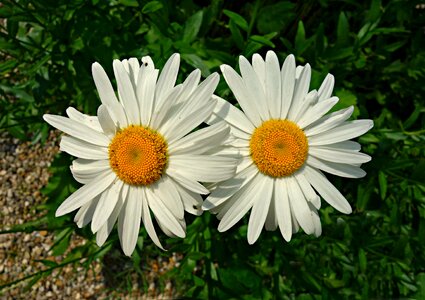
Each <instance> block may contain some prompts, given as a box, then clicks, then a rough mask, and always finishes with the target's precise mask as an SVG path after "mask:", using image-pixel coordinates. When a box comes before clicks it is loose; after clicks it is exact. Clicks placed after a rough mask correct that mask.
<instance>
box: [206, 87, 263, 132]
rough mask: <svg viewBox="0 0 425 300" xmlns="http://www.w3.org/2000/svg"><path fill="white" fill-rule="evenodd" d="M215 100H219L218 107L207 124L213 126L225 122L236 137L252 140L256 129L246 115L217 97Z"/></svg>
mask: <svg viewBox="0 0 425 300" xmlns="http://www.w3.org/2000/svg"><path fill="white" fill-rule="evenodd" d="M213 98H214V99H216V100H217V102H216V106H215V108H214V110H213V113H212V115H211V117H210V118H209V119H208V120H207V121H206V123H208V124H210V125H212V124H215V123H217V122H220V121H221V120H224V121H226V123H228V124H229V125H230V126H231V132H232V133H233V134H234V135H235V136H237V137H240V138H245V139H250V137H251V133H252V132H254V130H255V127H254V125H253V124H252V123H251V121H250V120H249V119H248V118H247V117H246V115H245V114H244V113H243V112H242V111H240V110H239V109H237V108H236V107H234V106H233V105H231V104H230V103H229V102H227V101H226V100H224V99H222V98H220V97H218V96H215V95H213Z"/></svg>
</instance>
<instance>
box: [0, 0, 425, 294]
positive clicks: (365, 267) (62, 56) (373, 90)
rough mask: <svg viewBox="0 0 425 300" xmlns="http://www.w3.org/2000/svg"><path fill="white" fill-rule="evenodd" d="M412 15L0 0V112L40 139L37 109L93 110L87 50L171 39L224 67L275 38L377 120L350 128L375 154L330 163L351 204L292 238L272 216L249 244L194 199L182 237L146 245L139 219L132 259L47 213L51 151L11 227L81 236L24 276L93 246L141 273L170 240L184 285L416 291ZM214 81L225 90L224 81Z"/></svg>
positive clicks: (411, 5) (76, 260)
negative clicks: (23, 217) (354, 164)
mask: <svg viewBox="0 0 425 300" xmlns="http://www.w3.org/2000/svg"><path fill="white" fill-rule="evenodd" d="M424 15H425V4H423V3H421V1H402V0H389V1H379V0H372V1H350V0H345V1H332V0H320V1H312V0H308V1H298V2H292V1H267V0H265V1H244V2H241V1H224V0H213V1H211V2H207V1H193V0H183V1H165V0H163V1H142V0H108V1H101V0H91V1H83V0H74V1H65V0H58V1H57V0H34V1H30V0H19V1H18V0H16V1H10V0H5V1H3V2H2V4H0V17H1V18H3V19H2V21H1V27H0V57H1V60H0V74H1V75H0V110H1V114H0V127H1V130H7V131H8V132H10V133H11V134H12V135H14V136H16V137H18V138H20V139H22V140H32V141H33V142H43V141H44V140H45V139H46V137H47V135H48V131H49V130H50V129H49V127H48V126H47V124H46V123H44V122H43V121H42V119H41V116H42V115H43V114H44V113H46V112H49V113H56V114H63V113H64V111H65V109H66V108H67V107H68V106H74V107H76V108H78V109H79V110H82V111H84V112H85V113H90V114H94V113H95V112H96V108H97V106H98V105H99V99H98V96H97V94H96V91H95V87H94V84H93V81H92V78H91V74H90V69H91V64H92V62H94V61H98V62H99V63H101V64H102V65H103V66H104V67H105V69H106V71H107V73H108V74H110V75H111V74H113V73H112V60H113V59H115V58H121V59H122V58H127V57H131V56H135V57H141V56H143V55H150V56H151V57H152V58H153V59H154V61H155V63H156V64H157V66H159V67H161V66H162V65H163V64H164V62H165V60H166V59H167V58H168V57H169V56H170V55H171V54H172V53H174V52H179V53H181V57H182V65H181V72H180V74H181V75H180V76H182V77H183V76H186V75H187V74H188V73H189V72H190V71H191V70H193V68H199V69H200V70H201V71H202V74H203V76H207V75H208V74H210V73H211V72H215V71H219V66H220V65H221V64H223V63H226V64H229V65H231V66H234V67H236V65H237V57H238V55H244V56H246V57H249V58H250V57H251V56H252V54H253V53H255V52H258V53H260V54H262V55H264V54H265V53H266V52H267V51H268V50H270V49H273V50H274V51H276V52H277V54H278V56H279V57H280V59H281V61H283V59H284V57H285V56H286V55H288V54H290V53H293V54H294V55H295V56H296V59H297V62H298V63H299V64H305V63H307V62H308V63H310V64H311V66H312V68H313V75H312V84H311V88H317V87H318V86H319V85H320V82H321V80H323V78H324V77H325V75H326V74H327V73H329V72H330V73H332V74H334V75H335V78H336V86H335V92H334V93H335V94H336V95H337V96H339V97H340V102H339V104H338V106H337V107H336V109H337V108H341V107H346V106H348V105H354V106H355V113H354V118H370V119H373V120H374V122H375V126H374V128H373V129H372V130H371V131H370V132H369V133H368V134H366V135H364V136H363V137H361V138H360V139H359V141H360V142H361V143H362V145H363V149H364V152H366V153H368V154H370V155H372V157H373V160H372V162H370V163H368V164H366V165H365V166H364V168H365V170H366V171H367V173H368V175H367V176H366V177H365V178H363V179H360V180H352V179H348V180H347V179H340V178H337V177H333V176H329V177H330V179H331V181H332V182H334V183H335V185H336V186H337V187H338V188H339V189H340V190H341V191H342V193H343V194H344V195H346V197H347V199H348V200H349V202H350V203H351V204H352V206H353V209H354V212H353V214H351V215H348V216H346V215H342V214H340V213H338V212H337V211H335V210H334V209H333V208H331V207H330V206H329V205H326V204H325V205H324V206H323V208H322V209H321V211H320V215H321V220H322V224H323V235H322V236H321V237H320V238H312V237H309V236H306V235H305V234H303V233H299V234H296V235H295V236H294V237H293V239H292V241H291V242H290V243H286V242H285V241H284V240H283V239H282V238H281V236H280V234H279V232H278V231H277V232H271V233H270V232H263V233H262V235H261V237H260V239H259V240H258V241H257V242H256V244H255V245H254V246H249V245H248V243H247V241H246V231H247V227H246V224H247V222H246V221H247V220H246V218H245V219H244V221H243V222H241V223H239V224H238V226H235V227H234V228H233V229H231V230H229V231H228V232H226V233H223V234H219V233H218V232H217V230H216V227H217V224H218V222H217V220H216V219H215V217H214V216H211V215H210V214H209V213H205V214H204V215H203V216H202V217H199V218H194V217H191V216H188V217H187V222H188V224H190V226H189V227H188V237H187V238H186V239H185V240H178V239H169V238H168V239H166V237H165V236H164V235H162V240H164V241H165V243H166V244H167V245H168V248H169V249H170V251H168V252H161V251H160V250H158V249H157V248H156V247H155V246H154V245H153V244H152V242H151V241H150V240H149V239H148V238H147V235H146V232H145V230H144V229H143V228H142V229H141V231H140V239H139V243H138V246H137V249H136V252H135V253H134V255H133V256H132V258H131V259H130V258H126V257H124V256H123V254H122V253H121V252H120V251H119V250H118V249H119V242H118V238H117V234H116V232H114V233H113V234H112V236H111V237H110V239H109V240H108V242H107V243H106V244H105V245H104V246H103V247H102V248H98V247H97V246H96V245H95V243H94V241H93V236H92V234H91V233H90V229H88V228H83V229H82V230H80V229H77V228H76V226H75V225H74V224H73V223H72V216H65V217H62V218H54V216H53V213H54V211H55V208H56V207H57V206H58V205H59V203H61V202H62V201H63V200H64V199H65V197H66V196H67V195H68V194H69V193H71V192H72V191H73V190H75V189H76V188H78V185H77V184H76V183H75V181H74V180H73V179H72V177H71V175H70V174H69V171H68V165H69V164H70V161H71V158H70V157H69V156H68V155H66V154H60V155H58V156H57V158H56V159H55V161H54V163H53V165H52V167H51V171H52V173H53V176H52V177H51V179H50V183H49V185H48V186H47V187H46V188H45V189H44V190H43V193H44V194H45V195H47V196H48V197H49V200H48V202H47V203H45V204H44V205H42V206H40V207H37V208H35V210H36V211H45V212H46V213H45V216H44V217H43V218H41V219H38V220H37V221H34V222H31V223H28V224H24V225H19V226H16V227H15V228H14V230H15V231H25V232H30V231H34V230H38V229H39V228H41V227H42V228H46V226H47V228H48V229H49V230H51V231H55V232H56V241H57V242H56V243H55V245H54V246H53V251H54V253H55V254H56V255H58V254H61V253H63V252H64V251H65V250H66V249H67V247H68V242H69V238H70V236H71V234H72V233H73V232H74V231H75V232H77V233H78V234H80V235H82V236H84V237H85V238H86V239H87V240H89V241H90V242H88V243H87V244H86V245H84V246H81V247H78V248H77V249H74V250H73V251H71V252H70V253H69V254H68V256H67V257H66V259H65V260H64V262H62V263H60V264H59V263H56V262H53V261H50V262H45V264H46V268H45V269H44V270H40V272H37V273H36V274H33V276H32V277H29V278H27V279H28V280H29V279H33V280H32V281H30V283H29V284H33V283H34V282H35V280H37V279H39V278H42V277H44V276H48V275H49V274H50V273H51V271H52V270H53V269H56V268H61V267H62V266H63V265H64V264H81V263H82V262H84V264H85V265H87V266H88V265H89V264H90V262H91V261H92V260H94V259H100V260H105V254H107V253H109V254H111V253H112V255H114V256H115V257H116V258H117V259H118V260H121V261H124V262H126V263H128V262H130V267H128V268H127V269H125V270H124V271H123V272H122V273H121V274H120V276H122V278H125V276H132V275H133V274H134V273H137V274H139V275H138V276H140V278H142V279H143V271H142V270H141V268H140V265H141V263H142V262H143V261H144V259H146V257H148V256H164V257H167V256H169V255H171V253H172V252H179V253H182V254H183V260H182V263H181V266H180V267H179V268H176V269H174V270H172V271H170V272H169V273H167V274H166V275H165V277H167V278H171V279H172V280H173V281H174V282H175V283H176V286H177V287H178V288H179V293H180V295H181V296H182V297H188V298H212V299H220V298H223V299H228V298H235V299H236V298H240V299H261V298H262V299H274V298H276V299H318V298H321V297H323V298H329V299H341V298H350V299H359V298H363V299H368V298H412V299H425V184H424V182H425V180H424V177H425V175H424V173H425V172H424V170H425V160H424V152H425V147H424V144H425V143H424V140H425V129H424V122H425V115H424V112H425V108H424V100H423V98H424V96H425V84H424V79H425V51H424V45H425V38H424V31H425V27H424V26H425V22H424V21H425V18H424ZM111 77H112V76H111ZM217 94H219V95H221V96H223V97H225V98H226V99H228V100H229V101H234V99H233V98H232V96H231V93H230V91H229V89H228V87H227V86H226V84H225V83H224V81H223V80H221V82H220V85H219V87H218V89H217ZM145 238H146V239H145ZM83 258H84V260H82V259H83ZM34 279H35V280H34ZM122 282H125V280H122ZM11 284H14V283H13V282H12V283H8V284H7V286H9V285H11ZM145 286H146V285H145ZM3 287H5V286H2V288H3ZM115 288H117V289H118V288H129V289H131V287H121V286H119V285H117V286H115Z"/></svg>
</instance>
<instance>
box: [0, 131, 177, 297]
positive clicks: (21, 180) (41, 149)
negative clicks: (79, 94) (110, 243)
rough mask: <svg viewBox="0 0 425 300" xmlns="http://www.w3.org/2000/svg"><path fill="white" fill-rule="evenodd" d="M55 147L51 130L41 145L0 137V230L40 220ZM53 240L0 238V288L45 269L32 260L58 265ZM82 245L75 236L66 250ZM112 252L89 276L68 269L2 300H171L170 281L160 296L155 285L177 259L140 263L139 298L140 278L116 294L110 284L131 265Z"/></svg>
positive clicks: (37, 235)
mask: <svg viewBox="0 0 425 300" xmlns="http://www.w3.org/2000/svg"><path fill="white" fill-rule="evenodd" d="M58 143H59V141H58V133H57V132H55V131H52V132H51V134H50V136H49V138H48V140H47V142H46V143H45V144H43V145H42V144H40V143H37V144H31V143H30V142H21V141H19V140H17V139H14V138H13V137H11V136H10V135H9V134H7V133H6V132H2V133H0V220H1V222H0V223H1V229H0V230H1V231H4V230H8V229H10V227H11V226H12V225H16V224H22V223H24V222H27V221H31V220H35V219H36V218H37V217H38V216H37V215H36V214H35V211H34V209H33V208H34V206H36V205H39V204H42V203H43V202H44V201H45V200H46V199H45V198H44V197H43V195H42V194H41V192H40V190H41V188H42V187H44V186H45V185H46V184H47V182H48V179H49V172H48V167H49V166H50V163H51V162H52V160H53V158H54V156H55V154H56V153H57V152H58V151H59V147H58ZM53 239H54V235H53V233H52V232H48V231H34V232H32V233H22V232H20V233H7V234H0V286H2V285H4V284H7V283H9V282H12V281H15V280H18V279H21V278H23V277H25V276H27V275H29V274H33V273H34V272H37V271H39V270H42V269H45V268H46V266H44V265H43V264H42V263H40V262H36V260H40V259H48V260H53V261H56V262H61V260H62V259H63V256H55V257H54V256H52V253H51V251H50V248H51V246H52V245H53ZM84 243H85V240H84V239H83V238H81V237H79V236H77V235H76V234H74V235H73V236H72V238H71V246H70V249H69V250H71V249H72V248H75V247H78V246H80V245H82V244H84ZM69 250H68V251H69ZM111 252H112V253H111V254H107V256H106V258H105V259H104V261H103V263H101V262H100V261H94V262H92V264H91V268H90V269H89V270H88V271H87V270H86V269H84V268H83V267H78V266H75V265H67V266H65V267H64V268H62V269H60V270H55V271H53V272H52V273H51V274H50V275H49V276H47V277H45V278H43V279H41V280H40V281H38V282H37V283H36V284H34V285H33V286H32V287H30V288H26V286H27V283H28V281H25V282H21V283H19V284H16V285H13V286H11V287H7V288H4V289H3V290H1V289H0V299H24V298H25V299H111V298H112V299H116V298H118V299H173V298H175V296H174V295H175V291H174V289H173V285H172V283H171V282H167V283H166V284H165V287H164V288H163V289H162V293H159V292H158V290H157V281H158V276H159V275H160V274H162V273H164V272H166V271H167V270H169V269H170V268H174V267H178V261H179V260H180V259H181V258H180V257H179V256H178V255H173V256H172V257H171V258H162V257H159V258H155V259H152V260H151V261H147V262H145V263H144V269H145V270H146V274H145V275H146V278H147V279H148V281H149V282H148V284H147V286H148V287H149V288H148V293H147V294H142V292H141V290H140V289H139V286H141V283H140V282H139V281H140V278H138V277H137V275H136V274H135V276H133V277H134V278H133V280H132V282H131V285H130V286H131V288H130V289H129V291H117V290H114V284H115V283H114V280H111V275H110V274H111V270H113V268H114V265H117V264H118V263H119V264H122V263H123V261H124V264H125V263H127V264H130V266H129V268H131V261H130V260H128V259H126V258H125V257H124V255H123V254H121V253H120V252H119V251H118V250H116V251H111ZM113 252H116V253H113ZM65 255H66V253H65ZM108 257H109V258H108ZM117 257H118V260H119V261H117ZM105 262H106V263H107V264H108V265H107V266H105ZM103 268H108V270H104V269H103ZM108 274H109V275H108ZM112 274H113V271H112ZM112 277H113V276H112Z"/></svg>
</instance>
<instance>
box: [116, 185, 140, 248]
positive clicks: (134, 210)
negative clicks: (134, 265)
mask: <svg viewBox="0 0 425 300" xmlns="http://www.w3.org/2000/svg"><path fill="white" fill-rule="evenodd" d="M142 202H143V198H142V188H141V187H135V186H130V189H129V191H128V198H127V200H126V202H125V206H124V208H123V210H124V219H123V224H122V237H121V246H122V250H123V251H124V254H125V255H127V256H131V254H132V253H133V251H134V248H136V243H137V239H138V237H139V230H140V221H141V217H142Z"/></svg>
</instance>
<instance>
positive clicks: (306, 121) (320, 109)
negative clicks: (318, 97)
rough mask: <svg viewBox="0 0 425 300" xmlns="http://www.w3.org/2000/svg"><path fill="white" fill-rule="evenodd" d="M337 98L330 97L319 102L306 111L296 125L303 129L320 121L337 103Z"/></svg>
mask: <svg viewBox="0 0 425 300" xmlns="http://www.w3.org/2000/svg"><path fill="white" fill-rule="evenodd" d="M338 100H339V99H338V97H332V98H329V99H326V100H323V101H321V102H318V103H317V104H316V105H314V106H313V107H311V108H310V109H308V110H307V112H306V113H305V114H303V115H302V117H301V118H300V119H299V120H298V121H297V125H298V126H299V127H300V128H305V127H306V126H308V125H310V124H311V123H313V122H314V121H316V120H318V119H320V118H321V117H322V116H323V115H324V114H326V113H327V112H328V111H329V110H330V109H331V108H332V107H334V105H335V104H336V103H337V102H338Z"/></svg>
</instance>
